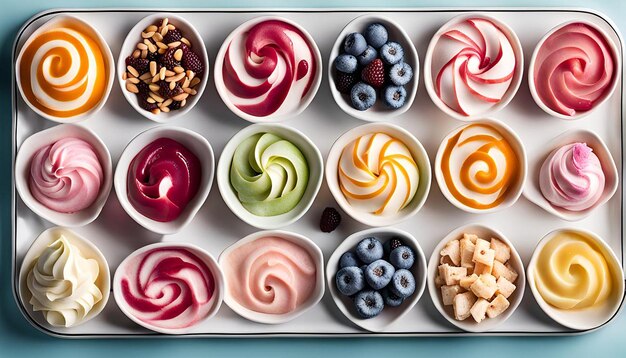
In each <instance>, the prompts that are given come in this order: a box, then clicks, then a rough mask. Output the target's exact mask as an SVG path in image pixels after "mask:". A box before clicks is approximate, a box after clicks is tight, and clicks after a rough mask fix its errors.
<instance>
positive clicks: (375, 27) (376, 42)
mask: <svg viewBox="0 0 626 358" xmlns="http://www.w3.org/2000/svg"><path fill="white" fill-rule="evenodd" d="M363 36H364V37H365V40H366V41H367V43H368V44H370V45H372V46H373V47H374V48H380V47H381V46H382V45H384V44H385V43H387V40H388V39H389V34H388V33H387V28H385V26H383V25H382V24H378V23H375V24H370V25H369V26H367V28H366V29H365V32H363Z"/></svg>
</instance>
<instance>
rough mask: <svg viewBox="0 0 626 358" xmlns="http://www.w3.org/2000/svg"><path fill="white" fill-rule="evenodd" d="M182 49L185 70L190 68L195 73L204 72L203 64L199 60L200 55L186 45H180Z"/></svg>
mask: <svg viewBox="0 0 626 358" xmlns="http://www.w3.org/2000/svg"><path fill="white" fill-rule="evenodd" d="M180 48H181V49H182V50H183V58H182V61H181V62H182V65H183V68H185V70H192V71H193V72H194V73H195V74H196V75H201V74H202V72H204V65H203V64H202V61H200V57H198V55H197V54H196V53H195V52H193V51H192V50H191V49H190V48H189V47H187V46H182V45H181V46H180Z"/></svg>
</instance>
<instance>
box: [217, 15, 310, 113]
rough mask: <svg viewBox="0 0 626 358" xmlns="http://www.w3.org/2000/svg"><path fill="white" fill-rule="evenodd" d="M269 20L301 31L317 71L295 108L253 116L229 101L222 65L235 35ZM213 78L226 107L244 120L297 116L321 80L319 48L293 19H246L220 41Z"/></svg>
mask: <svg viewBox="0 0 626 358" xmlns="http://www.w3.org/2000/svg"><path fill="white" fill-rule="evenodd" d="M269 20H277V21H282V22H286V23H288V24H290V25H292V26H294V27H296V28H297V29H298V30H300V31H301V32H302V34H303V35H304V36H305V38H306V40H307V41H308V42H309V44H310V45H311V49H312V50H313V56H314V57H315V61H316V62H317V67H316V68H317V72H316V73H315V78H314V79H313V84H312V85H311V88H309V91H308V92H307V93H306V94H305V96H304V98H302V100H301V101H300V105H299V106H298V107H297V108H296V109H295V110H293V111H290V112H288V113H283V114H278V115H277V114H271V115H269V116H265V117H257V116H253V115H251V114H248V113H246V112H244V111H242V110H240V109H239V108H237V106H235V105H234V104H233V103H232V102H231V101H230V99H229V98H228V90H227V89H226V85H225V84H224V78H223V76H222V67H223V65H224V57H225V55H226V50H227V49H228V46H229V45H230V43H231V41H232V40H233V38H234V37H235V36H240V35H241V34H242V33H244V32H247V31H248V30H249V29H250V28H252V27H253V26H255V25H256V24H258V23H261V22H264V21H269ZM213 78H214V80H215V87H216V88H217V93H219V95H220V97H221V98H222V101H224V104H226V107H228V108H229V109H230V110H231V111H232V112H233V113H234V114H236V115H237V116H239V117H240V118H242V119H245V120H246V121H248V122H252V123H275V122H282V121H284V120H286V119H290V118H294V117H297V116H298V115H299V114H300V113H302V112H303V111H304V110H305V109H306V108H307V107H308V106H309V104H310V103H311V101H313V98H314V97H315V94H316V93H317V90H318V89H319V87H320V83H321V82H322V55H321V54H320V50H319V48H318V47H317V44H316V43H315V40H314V39H313V37H312V36H311V35H310V34H309V33H308V32H307V31H306V30H305V29H304V28H303V27H302V26H300V25H298V24H297V23H295V22H294V21H291V20H289V19H286V18H284V17H280V16H261V17H256V18H254V19H251V20H248V21H246V22H244V23H243V24H241V25H239V27H237V28H236V29H235V30H233V32H231V33H230V34H229V35H228V37H226V39H225V40H224V42H223V43H222V46H221V47H220V50H219V52H218V53H217V57H216V58H215V68H214V70H213Z"/></svg>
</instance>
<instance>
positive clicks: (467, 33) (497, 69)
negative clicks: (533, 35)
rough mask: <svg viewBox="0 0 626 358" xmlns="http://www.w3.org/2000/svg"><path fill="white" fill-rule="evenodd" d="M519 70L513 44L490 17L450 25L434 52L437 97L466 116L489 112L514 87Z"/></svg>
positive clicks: (433, 73) (432, 67)
mask: <svg viewBox="0 0 626 358" xmlns="http://www.w3.org/2000/svg"><path fill="white" fill-rule="evenodd" d="M516 67H517V60H516V54H515V50H514V48H513V44H512V43H511V40H510V39H509V37H507V34H506V33H505V32H504V31H503V30H502V29H501V28H500V27H499V26H498V25H497V24H496V23H494V22H493V21H491V20H490V19H488V18H471V19H467V20H464V21H462V22H459V23H457V24H454V25H452V26H450V27H449V28H448V29H447V30H446V31H445V32H444V33H443V34H442V35H441V36H440V37H439V39H438V40H437V42H436V44H435V47H434V50H433V52H432V66H431V70H432V80H433V83H434V89H435V93H436V95H437V96H438V97H439V98H440V99H441V101H442V102H443V103H444V104H445V105H446V106H448V107H449V108H450V109H452V110H454V111H455V112H457V113H459V114H461V115H463V116H476V115H480V114H484V113H487V112H489V111H490V110H491V109H492V108H493V107H494V106H495V105H497V104H498V103H500V101H502V99H503V98H504V96H505V95H506V94H507V92H508V91H509V88H510V87H511V82H512V81H513V76H514V74H515V71H516Z"/></svg>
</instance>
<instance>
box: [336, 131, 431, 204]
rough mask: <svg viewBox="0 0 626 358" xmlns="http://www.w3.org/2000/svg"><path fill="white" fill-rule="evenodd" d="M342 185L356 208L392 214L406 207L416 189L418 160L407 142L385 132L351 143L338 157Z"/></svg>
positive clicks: (344, 193) (365, 136) (340, 185)
mask: <svg viewBox="0 0 626 358" xmlns="http://www.w3.org/2000/svg"><path fill="white" fill-rule="evenodd" d="M338 175H339V187H340V188H341V192H342V193H343V195H344V196H345V198H346V200H348V203H350V205H352V206H353V207H354V208H355V209H357V210H360V211H364V212H369V213H373V214H375V215H390V214H395V213H397V212H398V211H400V210H402V209H403V208H404V207H406V206H407V205H408V204H409V203H410V202H411V200H412V199H413V197H414V196H415V193H416V191H417V187H418V184H419V172H418V168H417V163H416V162H415V160H414V159H413V156H412V154H411V152H410V151H409V149H408V148H407V146H406V145H405V144H404V143H402V142H401V141H400V140H398V139H396V138H393V137H391V136H389V135H387V134H385V133H371V134H366V135H364V136H361V137H359V138H357V139H356V140H354V141H353V142H352V143H350V144H348V145H347V146H346V147H345V148H344V149H343V152H342V153H341V157H340V158H339V168H338Z"/></svg>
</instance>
